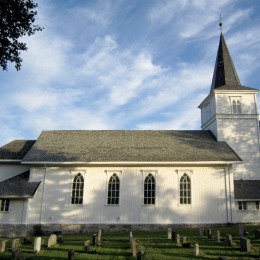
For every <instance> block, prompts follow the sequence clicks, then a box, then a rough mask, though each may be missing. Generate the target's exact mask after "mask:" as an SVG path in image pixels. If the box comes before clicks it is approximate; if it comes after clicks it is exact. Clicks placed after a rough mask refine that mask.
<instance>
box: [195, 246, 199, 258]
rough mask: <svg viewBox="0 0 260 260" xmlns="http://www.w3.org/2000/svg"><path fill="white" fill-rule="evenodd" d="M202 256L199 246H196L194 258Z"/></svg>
mask: <svg viewBox="0 0 260 260" xmlns="http://www.w3.org/2000/svg"><path fill="white" fill-rule="evenodd" d="M199 254H200V248H199V244H195V245H194V256H198V255H199Z"/></svg>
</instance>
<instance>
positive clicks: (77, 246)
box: [0, 226, 260, 260]
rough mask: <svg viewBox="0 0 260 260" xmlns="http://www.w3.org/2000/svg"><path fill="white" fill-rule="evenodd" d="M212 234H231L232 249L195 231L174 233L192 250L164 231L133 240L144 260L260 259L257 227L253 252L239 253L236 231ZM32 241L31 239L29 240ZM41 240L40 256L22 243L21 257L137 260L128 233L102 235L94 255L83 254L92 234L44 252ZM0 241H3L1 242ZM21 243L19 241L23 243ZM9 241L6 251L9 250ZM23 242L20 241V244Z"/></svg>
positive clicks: (143, 233)
mask: <svg viewBox="0 0 260 260" xmlns="http://www.w3.org/2000/svg"><path fill="white" fill-rule="evenodd" d="M211 229H212V234H214V232H215V231H216V230H219V231H220V235H221V237H222V238H225V235H226V234H231V235H232V238H233V245H232V246H227V245H225V243H224V241H221V242H215V241H214V238H213V237H212V238H208V237H207V236H199V229H198V228H177V229H175V231H176V233H177V234H180V236H186V238H187V242H188V243H190V244H191V248H182V247H181V245H176V244H175V243H174V242H172V241H171V240H168V239H167V230H163V231H153V232H152V231H136V232H135V231H133V238H135V239H136V240H137V243H138V246H140V247H141V249H142V251H143V252H144V254H143V255H142V259H144V260H152V259H154V260H158V259H160V260H161V259H162V260H164V259H165V260H166V259H169V260H170V259H178V260H189V259H218V258H219V256H226V257H227V259H228V260H229V259H237V260H238V259H239V260H250V259H258V258H259V259H260V255H259V254H260V251H259V250H260V239H256V238H255V235H254V230H255V229H260V226H246V231H248V232H249V235H247V236H246V237H247V238H249V239H250V241H251V245H252V246H253V251H251V252H242V251H241V250H240V244H239V236H238V227H237V226H232V227H215V228H211ZM31 239H32V241H34V237H31ZM42 239H43V240H44V241H43V243H42V248H41V251H40V252H39V253H37V254H36V253H34V252H33V244H23V243H21V246H20V248H21V251H22V256H23V257H24V258H25V259H26V260H41V259H42V260H54V259H55V260H59V259H68V250H69V249H74V251H75V255H74V259H75V260H77V259H93V260H94V259H95V260H97V259H102V260H112V259H116V260H117V259H118V260H119V259H120V260H121V259H129V260H130V259H136V257H132V256H131V253H132V251H131V247H130V243H129V232H118V233H103V234H102V244H101V245H100V246H91V248H90V249H91V250H96V251H97V253H96V254H88V253H84V241H85V240H90V241H91V243H90V245H91V244H92V234H77V235H63V240H64V243H63V244H60V245H55V246H53V247H51V248H47V246H46V245H47V240H48V237H47V236H45V237H42ZM0 240H6V239H4V238H0ZM22 240H23V239H21V241H22ZM11 242H12V239H10V238H9V239H8V244H7V245H8V247H9V248H10V247H11ZM22 242H23V241H22ZM196 243H197V244H199V249H200V255H199V256H197V257H195V256H194V247H193V246H194V244H196ZM10 256H11V253H10V252H4V253H0V259H1V260H3V259H10Z"/></svg>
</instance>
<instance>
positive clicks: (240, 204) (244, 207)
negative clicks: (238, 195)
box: [237, 201, 248, 211]
mask: <svg viewBox="0 0 260 260" xmlns="http://www.w3.org/2000/svg"><path fill="white" fill-rule="evenodd" d="M237 209H238V210H239V211H246V210H247V209H248V205H247V201H238V202H237Z"/></svg>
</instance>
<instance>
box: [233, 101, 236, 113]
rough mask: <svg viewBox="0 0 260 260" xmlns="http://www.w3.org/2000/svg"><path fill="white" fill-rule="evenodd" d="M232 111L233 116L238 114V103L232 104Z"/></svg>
mask: <svg viewBox="0 0 260 260" xmlns="http://www.w3.org/2000/svg"><path fill="white" fill-rule="evenodd" d="M232 110H233V114H237V102H236V101H235V100H233V102H232Z"/></svg>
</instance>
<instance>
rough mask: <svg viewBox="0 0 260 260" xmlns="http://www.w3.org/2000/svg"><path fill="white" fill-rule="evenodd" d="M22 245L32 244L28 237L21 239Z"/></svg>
mask: <svg viewBox="0 0 260 260" xmlns="http://www.w3.org/2000/svg"><path fill="white" fill-rule="evenodd" d="M23 243H24V244H32V241H31V239H30V237H29V236H26V237H24V238H23Z"/></svg>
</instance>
